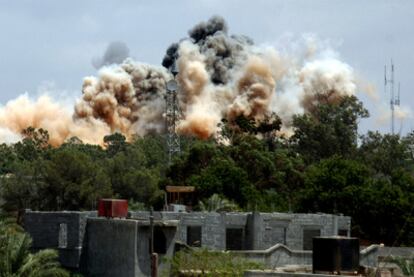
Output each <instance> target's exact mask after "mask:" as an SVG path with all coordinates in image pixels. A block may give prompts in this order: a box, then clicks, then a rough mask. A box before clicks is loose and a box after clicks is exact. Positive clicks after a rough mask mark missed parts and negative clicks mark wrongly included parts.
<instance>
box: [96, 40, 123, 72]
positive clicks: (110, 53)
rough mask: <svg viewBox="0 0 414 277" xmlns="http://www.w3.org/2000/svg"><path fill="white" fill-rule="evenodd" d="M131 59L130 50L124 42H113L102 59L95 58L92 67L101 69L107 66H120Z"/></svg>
mask: <svg viewBox="0 0 414 277" xmlns="http://www.w3.org/2000/svg"><path fill="white" fill-rule="evenodd" d="M128 57H129V48H128V46H127V45H126V44H125V42H122V41H113V42H111V43H109V45H108V47H107V48H106V50H105V53H104V54H103V56H102V57H95V58H94V59H93V60H92V65H93V66H94V67H95V68H96V69H99V68H101V67H102V66H105V65H111V64H120V63H122V62H123V61H124V60H125V59H126V58H128Z"/></svg>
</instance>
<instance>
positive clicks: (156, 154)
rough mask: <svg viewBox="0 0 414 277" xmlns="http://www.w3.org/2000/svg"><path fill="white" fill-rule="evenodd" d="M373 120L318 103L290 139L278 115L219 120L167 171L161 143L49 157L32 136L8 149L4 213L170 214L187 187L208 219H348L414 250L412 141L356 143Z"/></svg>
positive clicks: (361, 231) (89, 148) (360, 110)
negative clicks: (122, 209)
mask: <svg viewBox="0 0 414 277" xmlns="http://www.w3.org/2000/svg"><path fill="white" fill-rule="evenodd" d="M366 116H368V112H367V111H366V110H365V109H364V107H363V106H362V103H361V102H360V101H358V99H357V98H355V97H344V98H343V99H339V101H338V102H336V103H335V104H330V105H327V104H319V105H315V106H314V107H312V111H311V112H310V113H306V114H303V115H296V116H295V117H294V119H293V122H292V127H293V129H294V131H295V133H294V135H293V136H292V137H290V138H284V137H277V136H276V132H277V131H278V130H279V129H280V118H279V117H278V116H277V115H276V114H271V115H268V116H267V117H265V118H263V119H262V120H251V119H248V118H246V117H243V116H239V117H237V118H235V119H234V120H232V122H226V121H225V120H223V121H222V123H221V124H220V126H219V127H220V128H221V133H220V138H219V139H218V140H217V141H216V140H214V139H210V140H206V141H201V140H197V139H195V138H189V137H183V138H182V142H183V143H182V146H183V147H182V154H181V155H180V156H178V157H176V158H175V160H174V161H173V163H172V164H171V165H169V164H168V163H167V155H166V153H167V151H166V149H165V137H164V136H163V135H151V136H145V137H142V138H141V137H135V138H132V141H127V140H126V138H125V136H123V135H122V134H119V133H115V134H111V135H108V136H106V137H104V138H103V142H104V145H105V147H104V148H102V147H101V146H98V145H89V144H84V143H83V142H82V141H80V140H79V139H78V138H76V137H74V138H70V139H69V140H67V141H66V142H65V143H64V144H63V145H61V146H60V147H55V148H52V147H51V146H49V144H48V141H49V136H48V133H47V131H45V130H42V129H34V128H28V129H26V130H25V131H24V133H23V135H24V139H23V140H22V141H21V142H18V143H16V144H14V145H5V144H2V145H0V205H1V208H3V209H4V210H6V211H11V212H17V216H18V222H20V220H21V218H22V215H23V213H24V210H25V209H27V208H31V209H39V210H61V209H75V210H77V209H81V210H82V209H94V208H95V205H96V201H97V200H98V199H99V198H100V197H117V198H124V199H128V200H129V201H130V203H131V204H130V207H131V209H148V208H149V207H150V206H153V207H162V205H163V204H164V203H163V197H164V192H163V189H164V188H165V186H166V185H180V186H182V185H191V186H194V187H195V188H196V193H195V195H194V198H195V199H194V201H193V204H197V203H198V202H199V201H201V202H200V205H199V206H200V208H201V209H204V210H233V209H236V207H235V205H237V206H238V208H237V209H241V210H245V211H252V210H257V211H266V212H274V211H277V212H287V211H300V212H326V213H343V214H345V215H349V216H351V217H352V221H353V224H352V228H353V229H352V235H355V236H360V237H361V238H363V239H367V240H370V241H371V242H377V243H379V242H384V243H386V244H390V245H414V231H413V230H414V211H413V210H414V208H413V207H412V203H414V154H413V153H414V146H413V145H414V133H411V134H409V135H407V136H406V137H403V138H401V137H399V136H398V135H390V134H384V135H382V134H379V133H377V132H368V133H367V134H366V135H363V136H360V137H359V138H360V140H359V141H358V133H357V125H358V121H359V120H360V119H361V118H364V117H366ZM223 199H227V200H228V201H229V202H230V203H231V204H229V203H227V204H226V203H225V202H226V201H225V200H223ZM233 204H234V205H233ZM223 207H224V208H223Z"/></svg>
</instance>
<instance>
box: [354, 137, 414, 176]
mask: <svg viewBox="0 0 414 277" xmlns="http://www.w3.org/2000/svg"><path fill="white" fill-rule="evenodd" d="M358 153H359V155H358V157H359V159H360V160H361V161H362V162H364V163H365V164H366V165H368V166H369V167H370V168H372V169H373V171H374V174H380V175H385V176H391V175H392V172H393V171H394V170H397V169H398V168H401V167H404V165H405V164H406V160H407V159H409V158H410V156H409V152H408V148H407V145H406V144H405V143H403V142H402V141H401V140H400V137H399V136H398V135H392V134H385V135H382V134H380V133H379V132H371V131H370V132H368V133H367V134H366V135H364V136H361V146H360V147H359V149H358Z"/></svg>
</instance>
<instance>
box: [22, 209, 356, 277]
mask: <svg viewBox="0 0 414 277" xmlns="http://www.w3.org/2000/svg"><path fill="white" fill-rule="evenodd" d="M129 215H130V216H129V218H128V219H107V218H102V217H100V218H99V217H96V213H94V212H34V211H27V212H26V215H25V228H26V231H27V232H28V233H29V234H30V235H31V236H32V238H33V247H34V248H35V249H43V248H55V249H58V251H59V256H60V261H61V263H62V265H64V266H66V267H68V268H71V269H74V270H79V271H81V272H83V273H85V275H87V276H113V273H115V272H116V273H118V274H119V273H120V272H122V276H146V275H148V274H149V272H150V255H149V253H150V251H149V248H150V241H149V239H150V227H149V216H150V214H149V212H130V213H129ZM154 225H155V227H154V251H155V252H157V253H159V255H160V261H162V260H163V259H162V258H163V257H172V255H173V254H174V251H175V243H176V242H179V241H181V242H184V243H186V244H189V245H193V246H203V247H207V248H210V249H216V250H265V249H268V248H270V247H272V246H274V245H276V244H284V245H286V246H287V247H288V248H289V249H293V250H297V251H299V250H300V251H302V250H310V249H311V248H312V245H311V242H312V237H313V236H318V235H322V236H328V235H336V234H338V233H340V234H342V235H349V233H350V225H351V218H350V217H347V216H337V215H329V214H292V213H258V212H253V213H203V212H193V213H179V212H154ZM285 262H289V261H285ZM160 266H161V268H162V267H165V266H166V265H165V264H163V263H162V262H160Z"/></svg>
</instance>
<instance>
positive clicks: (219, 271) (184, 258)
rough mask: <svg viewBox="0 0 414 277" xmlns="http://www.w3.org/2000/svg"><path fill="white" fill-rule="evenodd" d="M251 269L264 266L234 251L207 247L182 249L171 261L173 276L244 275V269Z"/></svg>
mask: <svg viewBox="0 0 414 277" xmlns="http://www.w3.org/2000/svg"><path fill="white" fill-rule="evenodd" d="M249 269H264V266H263V265H262V264H260V263H256V262H252V261H249V260H246V259H244V258H241V257H238V256H237V255H235V254H234V253H229V252H219V251H211V250H208V249H205V248H201V249H196V248H192V249H185V250H181V251H179V252H177V253H176V254H175V256H174V257H173V258H172V261H171V274H172V275H173V276H195V275H194V272H197V273H200V276H243V275H244V271H246V270H249ZM197 276H198V275H197Z"/></svg>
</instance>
